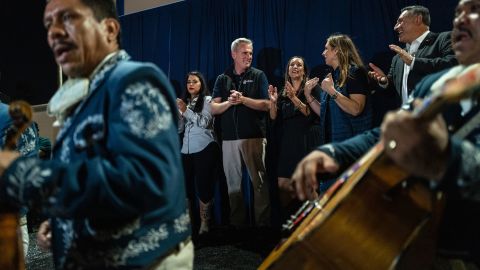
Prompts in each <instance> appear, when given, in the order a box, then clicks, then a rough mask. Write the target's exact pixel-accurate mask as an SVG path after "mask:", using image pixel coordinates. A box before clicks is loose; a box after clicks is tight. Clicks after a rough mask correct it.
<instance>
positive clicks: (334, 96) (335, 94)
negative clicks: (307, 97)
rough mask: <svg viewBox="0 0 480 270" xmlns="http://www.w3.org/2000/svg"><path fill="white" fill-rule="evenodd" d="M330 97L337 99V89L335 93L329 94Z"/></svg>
mask: <svg viewBox="0 0 480 270" xmlns="http://www.w3.org/2000/svg"><path fill="white" fill-rule="evenodd" d="M330 97H331V98H332V99H337V97H338V91H337V90H335V93H333V95H330Z"/></svg>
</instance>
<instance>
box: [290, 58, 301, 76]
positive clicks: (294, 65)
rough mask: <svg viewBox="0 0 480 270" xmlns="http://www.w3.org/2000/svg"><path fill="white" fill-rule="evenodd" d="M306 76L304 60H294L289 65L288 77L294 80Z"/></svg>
mask: <svg viewBox="0 0 480 270" xmlns="http://www.w3.org/2000/svg"><path fill="white" fill-rule="evenodd" d="M304 75H305V67H304V63H303V60H302V59H300V58H297V57H295V58H292V60H290V63H289V64H288V76H289V77H290V78H292V79H302V78H303V76H304Z"/></svg>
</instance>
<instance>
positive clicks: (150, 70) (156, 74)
mask: <svg viewBox="0 0 480 270" xmlns="http://www.w3.org/2000/svg"><path fill="white" fill-rule="evenodd" d="M132 77H133V78H136V77H146V78H147V79H148V78H149V77H152V78H156V79H160V80H162V81H166V80H167V77H166V76H165V74H164V73H163V72H162V71H161V70H160V69H159V68H158V67H157V66H155V65H154V64H152V63H141V62H134V61H122V62H120V63H118V65H117V66H116V67H115V68H114V70H113V72H112V74H111V80H117V81H122V80H124V79H129V78H132Z"/></svg>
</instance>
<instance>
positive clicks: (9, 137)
mask: <svg viewBox="0 0 480 270" xmlns="http://www.w3.org/2000/svg"><path fill="white" fill-rule="evenodd" d="M8 112H9V114H10V117H11V118H12V120H13V124H12V126H11V127H10V128H9V129H8V130H7V134H6V138H5V146H4V150H10V151H14V150H16V145H17V141H18V139H19V138H20V136H21V134H22V133H23V132H24V131H25V129H27V127H28V126H29V125H30V124H31V120H32V109H31V107H30V105H29V104H28V103H26V102H24V101H14V102H12V103H11V104H10V106H9V108H8ZM23 258H24V254H23V245H22V241H21V232H20V231H19V216H18V213H17V212H16V211H12V209H10V208H8V206H5V205H0V269H8V270H20V269H22V270H23V269H25V263H24V259H23Z"/></svg>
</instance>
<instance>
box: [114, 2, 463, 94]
mask: <svg viewBox="0 0 480 270" xmlns="http://www.w3.org/2000/svg"><path fill="white" fill-rule="evenodd" d="M119 3H122V1H119ZM457 3H458V1H457V0H443V1H439V0H424V1H411V0H410V1H408V0H336V1H319V0H186V1H184V2H180V3H176V4H172V5H169V6H164V7H159V8H156V9H151V10H147V11H144V12H140V13H136V14H131V15H127V16H122V17H121V23H122V28H123V46H124V48H125V49H126V50H127V51H128V52H129V53H130V54H131V55H132V56H133V58H134V59H137V60H141V61H150V62H153V63H155V64H157V65H158V66H160V68H162V69H163V70H164V72H165V73H166V74H167V75H168V77H169V78H170V79H171V80H172V82H173V83H174V86H175V87H176V88H177V91H179V88H180V85H181V84H183V80H184V76H185V74H186V73H187V72H188V71H190V70H199V71H201V72H202V73H204V75H205V76H206V78H207V80H209V82H210V85H212V83H213V81H214V79H215V78H216V76H217V75H218V74H220V73H221V72H223V71H224V70H225V68H226V67H227V66H228V65H230V64H231V62H232V61H231V57H230V43H231V42H232V41H233V40H234V39H235V38H237V37H242V36H244V37H248V38H250V39H252V40H253V41H254V66H257V67H259V68H261V69H263V70H264V71H265V72H266V73H267V76H268V78H269V80H270V82H271V83H273V84H276V83H278V80H281V77H282V75H283V71H284V68H285V63H286V61H287V60H288V59H289V58H290V57H291V56H293V55H301V56H304V57H305V58H306V60H307V64H308V65H309V66H310V67H311V68H314V69H313V75H316V74H320V73H321V72H322V68H323V67H322V66H323V64H324V61H323V57H322V56H321V53H322V51H323V48H324V45H325V40H326V38H327V37H328V36H329V35H330V34H332V33H337V32H341V33H345V34H348V35H350V36H351V37H352V38H353V40H354V42H355V43H356V45H357V47H358V48H359V50H360V52H361V55H362V57H363V59H364V61H365V62H369V61H372V60H373V61H376V62H377V63H379V64H380V65H381V66H384V68H385V69H388V65H389V63H390V59H391V56H392V54H391V53H390V52H389V50H388V47H387V46H388V44H391V43H397V37H396V34H395V32H394V31H393V26H394V24H395V22H396V20H397V18H398V15H399V14H400V9H401V8H402V7H405V6H408V5H416V4H420V5H424V6H426V7H428V8H429V9H430V12H431V17H432V25H431V30H432V31H435V32H441V31H447V30H450V29H451V27H452V18H453V12H454V8H455V6H456V4H457ZM119 11H120V12H122V10H121V8H119Z"/></svg>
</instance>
